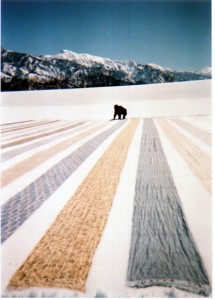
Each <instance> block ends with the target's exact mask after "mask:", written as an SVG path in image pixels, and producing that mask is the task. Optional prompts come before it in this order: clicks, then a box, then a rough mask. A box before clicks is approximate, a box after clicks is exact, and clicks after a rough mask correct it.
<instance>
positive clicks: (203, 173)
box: [157, 119, 212, 193]
mask: <svg viewBox="0 0 215 300" xmlns="http://www.w3.org/2000/svg"><path fill="white" fill-rule="evenodd" d="M157 121H158V124H159V125H160V127H161V129H162V130H163V132H164V133H165V135H166V136H167V137H168V139H169V140H170V141H171V143H172V144H173V146H174V147H175V149H176V150H177V151H178V152H179V153H180V154H181V156H182V157H183V158H184V159H185V161H186V162H187V164H188V166H189V168H190V170H191V171H192V172H193V174H194V175H195V177H196V178H197V179H198V180H199V181H200V182H201V183H202V185H203V186H204V187H205V188H206V189H207V191H208V192H209V193H211V184H212V183H211V158H210V156H209V155H208V154H207V153H205V152H204V151H202V150H201V149H200V148H199V147H198V146H196V145H194V144H193V143H192V142H191V141H190V140H189V139H188V138H187V137H185V136H184V135H183V134H181V133H180V132H179V131H178V130H176V129H175V128H174V127H173V126H172V125H171V124H170V123H169V122H167V121H165V120H163V119H158V120H157Z"/></svg>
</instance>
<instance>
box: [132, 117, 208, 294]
mask: <svg viewBox="0 0 215 300" xmlns="http://www.w3.org/2000/svg"><path fill="white" fill-rule="evenodd" d="M188 201H189V199H188ZM132 222H133V223H132V237H131V244H130V253H129V262H128V271H127V283H128V285H129V286H131V287H147V286H153V285H158V286H169V287H171V286H175V287H176V288H179V289H182V290H186V291H189V292H194V293H198V294H203V295H208V294H209V291H210V285H209V280H208V277H207V274H206V271H205V269H204V266H203V262H202V260H201V258H200V255H199V253H198V251H197V248H196V246H195V243H194V241H193V239H192V236H191V233H190V231H189V228H188V226H187V224H186V221H185V217H184V214H183V211H182V208H181V203H180V199H179V196H178V193H177V190H176V188H175V185H174V182H173V178H172V175H171V171H170V169H169V166H168V163H167V160H166V157H165V154H164V153H163V150H162V145H161V143H160V139H159V136H158V133H157V130H156V128H155V125H154V123H153V121H152V120H151V119H146V120H145V122H144V125H143V134H142V140H141V148H140V155H139V164H138V171H137V178H136V188H135V199H134V211H133V220H132Z"/></svg>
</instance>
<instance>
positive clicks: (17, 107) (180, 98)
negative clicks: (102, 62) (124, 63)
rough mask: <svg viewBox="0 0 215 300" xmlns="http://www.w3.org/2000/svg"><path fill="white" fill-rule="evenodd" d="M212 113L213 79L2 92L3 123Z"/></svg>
mask: <svg viewBox="0 0 215 300" xmlns="http://www.w3.org/2000/svg"><path fill="white" fill-rule="evenodd" d="M114 104H118V105H122V106H125V107H126V108H127V110H128V116H127V117H128V118H145V117H162V116H190V115H210V114H211V80H204V81H191V82H179V83H166V84H153V85H144V86H142V85H139V86H126V87H104V88H88V89H69V90H50V91H29V92H28V91H25V92H16V93H14V92H6V93H2V123H4V122H14V121H17V120H23V119H26V116H28V119H36V120H37V119H46V118H47V119H60V120H64V119H69V120H71V119H111V118H112V117H113V106H114Z"/></svg>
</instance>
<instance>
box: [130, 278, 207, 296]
mask: <svg viewBox="0 0 215 300" xmlns="http://www.w3.org/2000/svg"><path fill="white" fill-rule="evenodd" d="M127 285H128V286H129V287H134V288H146V287H150V286H163V287H175V288H177V289H179V290H182V291H186V292H190V293H194V294H198V295H202V296H205V297H208V296H209V295H210V293H211V287H210V285H209V284H198V283H194V282H189V281H182V280H174V279H144V280H135V281H127Z"/></svg>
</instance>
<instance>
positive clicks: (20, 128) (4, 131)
mask: <svg viewBox="0 0 215 300" xmlns="http://www.w3.org/2000/svg"><path fill="white" fill-rule="evenodd" d="M55 122H58V121H57V120H54V121H40V122H37V123H36V124H28V125H23V126H17V127H13V128H9V129H2V133H6V132H11V131H18V130H22V129H28V128H32V127H36V126H41V125H45V124H50V123H55Z"/></svg>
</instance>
